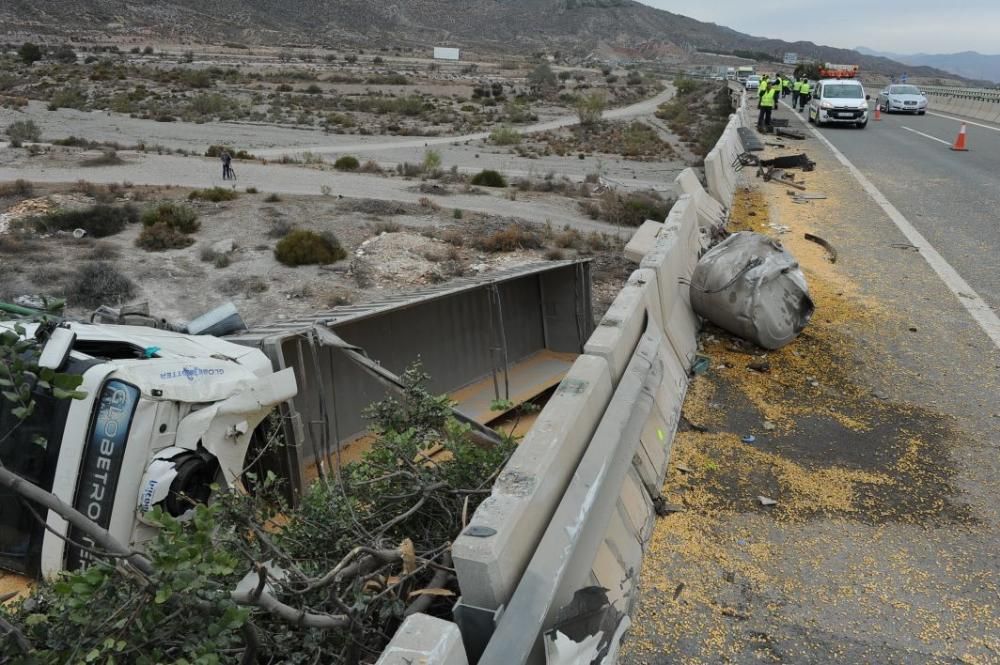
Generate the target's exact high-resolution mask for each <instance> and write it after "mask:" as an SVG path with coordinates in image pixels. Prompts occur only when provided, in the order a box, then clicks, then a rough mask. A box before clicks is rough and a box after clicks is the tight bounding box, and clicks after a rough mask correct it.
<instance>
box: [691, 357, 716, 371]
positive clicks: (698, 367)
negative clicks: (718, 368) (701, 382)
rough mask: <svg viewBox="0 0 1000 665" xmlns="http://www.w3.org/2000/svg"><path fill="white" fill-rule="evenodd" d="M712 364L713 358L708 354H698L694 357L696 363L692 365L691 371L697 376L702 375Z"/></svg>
mask: <svg viewBox="0 0 1000 665" xmlns="http://www.w3.org/2000/svg"><path fill="white" fill-rule="evenodd" d="M711 366H712V360H711V359H710V358H709V357H708V356H702V355H699V356H696V357H695V359H694V364H693V365H691V372H692V373H693V374H694V375H695V376H700V375H702V374H704V373H705V372H707V371H708V369H709V367H711Z"/></svg>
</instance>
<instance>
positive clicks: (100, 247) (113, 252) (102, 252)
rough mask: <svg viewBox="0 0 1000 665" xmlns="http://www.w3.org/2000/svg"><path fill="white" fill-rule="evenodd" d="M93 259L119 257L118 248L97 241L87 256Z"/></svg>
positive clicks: (103, 259) (102, 259)
mask: <svg viewBox="0 0 1000 665" xmlns="http://www.w3.org/2000/svg"><path fill="white" fill-rule="evenodd" d="M87 258H88V259H90V260H91V261H110V260H112V259H117V258H118V248H117V247H115V246H114V245H112V244H109V243H106V242H99V243H96V244H95V245H94V247H93V249H91V250H90V254H89V255H88V256H87Z"/></svg>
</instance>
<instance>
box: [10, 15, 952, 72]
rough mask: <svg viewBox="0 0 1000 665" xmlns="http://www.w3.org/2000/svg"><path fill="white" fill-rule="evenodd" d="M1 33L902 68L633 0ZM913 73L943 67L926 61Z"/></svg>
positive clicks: (94, 18) (146, 18)
mask: <svg viewBox="0 0 1000 665" xmlns="http://www.w3.org/2000/svg"><path fill="white" fill-rule="evenodd" d="M0 25H4V26H6V28H7V32H8V34H10V33H22V34H42V35H44V34H52V35H56V34H58V33H60V32H63V33H71V34H77V35H79V34H81V33H85V32H87V31H90V32H98V33H100V32H103V33H107V34H112V35H115V34H130V35H139V36H142V35H149V36H150V37H153V36H158V37H165V38H171V37H172V38H179V37H188V38H193V39H196V40H201V41H206V42H216V43H218V42H221V41H223V40H224V39H226V40H230V39H232V40H240V41H244V42H246V43H248V44H278V43H282V42H285V43H287V42H289V41H299V42H310V43H316V44H317V45H321V44H339V43H343V42H348V43H351V44H358V45H361V44H377V43H379V42H382V43H384V40H386V39H392V40H393V41H394V42H396V43H403V44H405V43H410V44H426V45H432V44H433V45H454V46H465V47H470V46H474V45H480V46H486V47H489V48H494V49H497V50H520V49H523V48H525V47H528V48H540V49H546V50H554V49H556V48H558V49H563V50H572V51H574V52H582V51H587V50H592V49H594V48H597V47H598V46H601V45H612V46H623V47H634V46H636V45H638V44H641V43H644V42H649V41H662V42H665V43H669V44H671V45H674V46H676V47H678V48H680V49H684V50H688V51H693V50H696V49H701V50H706V49H715V50H717V51H719V52H727V51H729V52H732V51H736V50H746V51H758V52H766V53H769V54H771V55H773V56H775V57H777V58H779V59H780V57H781V55H782V54H783V53H784V52H785V51H795V52H797V53H799V55H800V56H804V57H807V58H810V59H815V60H825V61H832V62H849V63H857V64H860V65H861V67H862V68H863V69H864V70H868V71H875V72H879V73H883V74H892V73H900V72H901V71H903V67H904V65H903V64H902V63H897V62H893V61H891V60H888V59H886V58H881V57H877V56H865V55H861V54H859V53H857V52H855V51H851V50H848V49H838V48H832V47H826V46H820V45H816V44H814V43H812V42H791V43H790V42H785V41H782V40H778V39H769V38H764V37H754V36H751V35H747V34H743V33H740V32H737V31H736V30H733V29H731V28H728V27H725V26H720V25H717V24H714V23H704V22H701V21H697V20H695V19H692V18H689V17H686V16H682V15H679V14H674V13H671V12H667V11H664V10H660V9H656V8H653V7H649V6H647V5H643V4H640V3H638V2H635V1H634V0H408V1H407V2H406V3H399V2H398V1H396V0H295V1H294V2H291V1H287V0H129V1H127V2H126V1H125V0H4V2H3V3H0ZM910 73H911V74H913V75H921V74H922V75H926V76H939V75H942V74H944V72H941V71H935V70H933V69H930V68H925V69H923V70H913V69H912V68H911V69H910Z"/></svg>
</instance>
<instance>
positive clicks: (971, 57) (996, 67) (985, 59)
mask: <svg viewBox="0 0 1000 665" xmlns="http://www.w3.org/2000/svg"><path fill="white" fill-rule="evenodd" d="M855 50H856V51H858V52H859V53H863V54H865V55H870V56H879V57H883V58H890V59H892V60H895V61H897V62H902V63H903V64H907V65H917V66H924V67H934V68H936V69H941V70H944V71H946V72H949V73H951V74H955V75H958V76H961V77H964V78H968V79H973V80H983V81H992V82H993V83H1000V54H996V55H992V54H988V53H979V52H978V51H960V52H958V53H913V54H905V53H889V52H880V51H876V50H874V49H870V48H866V47H864V46H859V47H857V48H856V49H855Z"/></svg>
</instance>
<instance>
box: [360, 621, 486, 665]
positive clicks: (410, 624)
mask: <svg viewBox="0 0 1000 665" xmlns="http://www.w3.org/2000/svg"><path fill="white" fill-rule="evenodd" d="M417 663H421V664H424V665H469V661H468V659H467V658H466V656H465V647H464V646H463V645H462V634H461V633H460V632H459V630H458V626H456V625H455V624H453V623H451V622H450V621H444V620H442V619H436V618H434V617H432V616H428V615H426V614H414V615H413V616H410V617H407V618H406V621H404V622H403V625H402V626H400V627H399V630H397V631H396V634H395V635H394V636H393V638H392V641H391V642H389V645H388V646H387V647H386V648H385V651H383V652H382V655H381V656H380V657H379V659H378V662H377V663H376V664H375V665H416V664H417Z"/></svg>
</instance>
